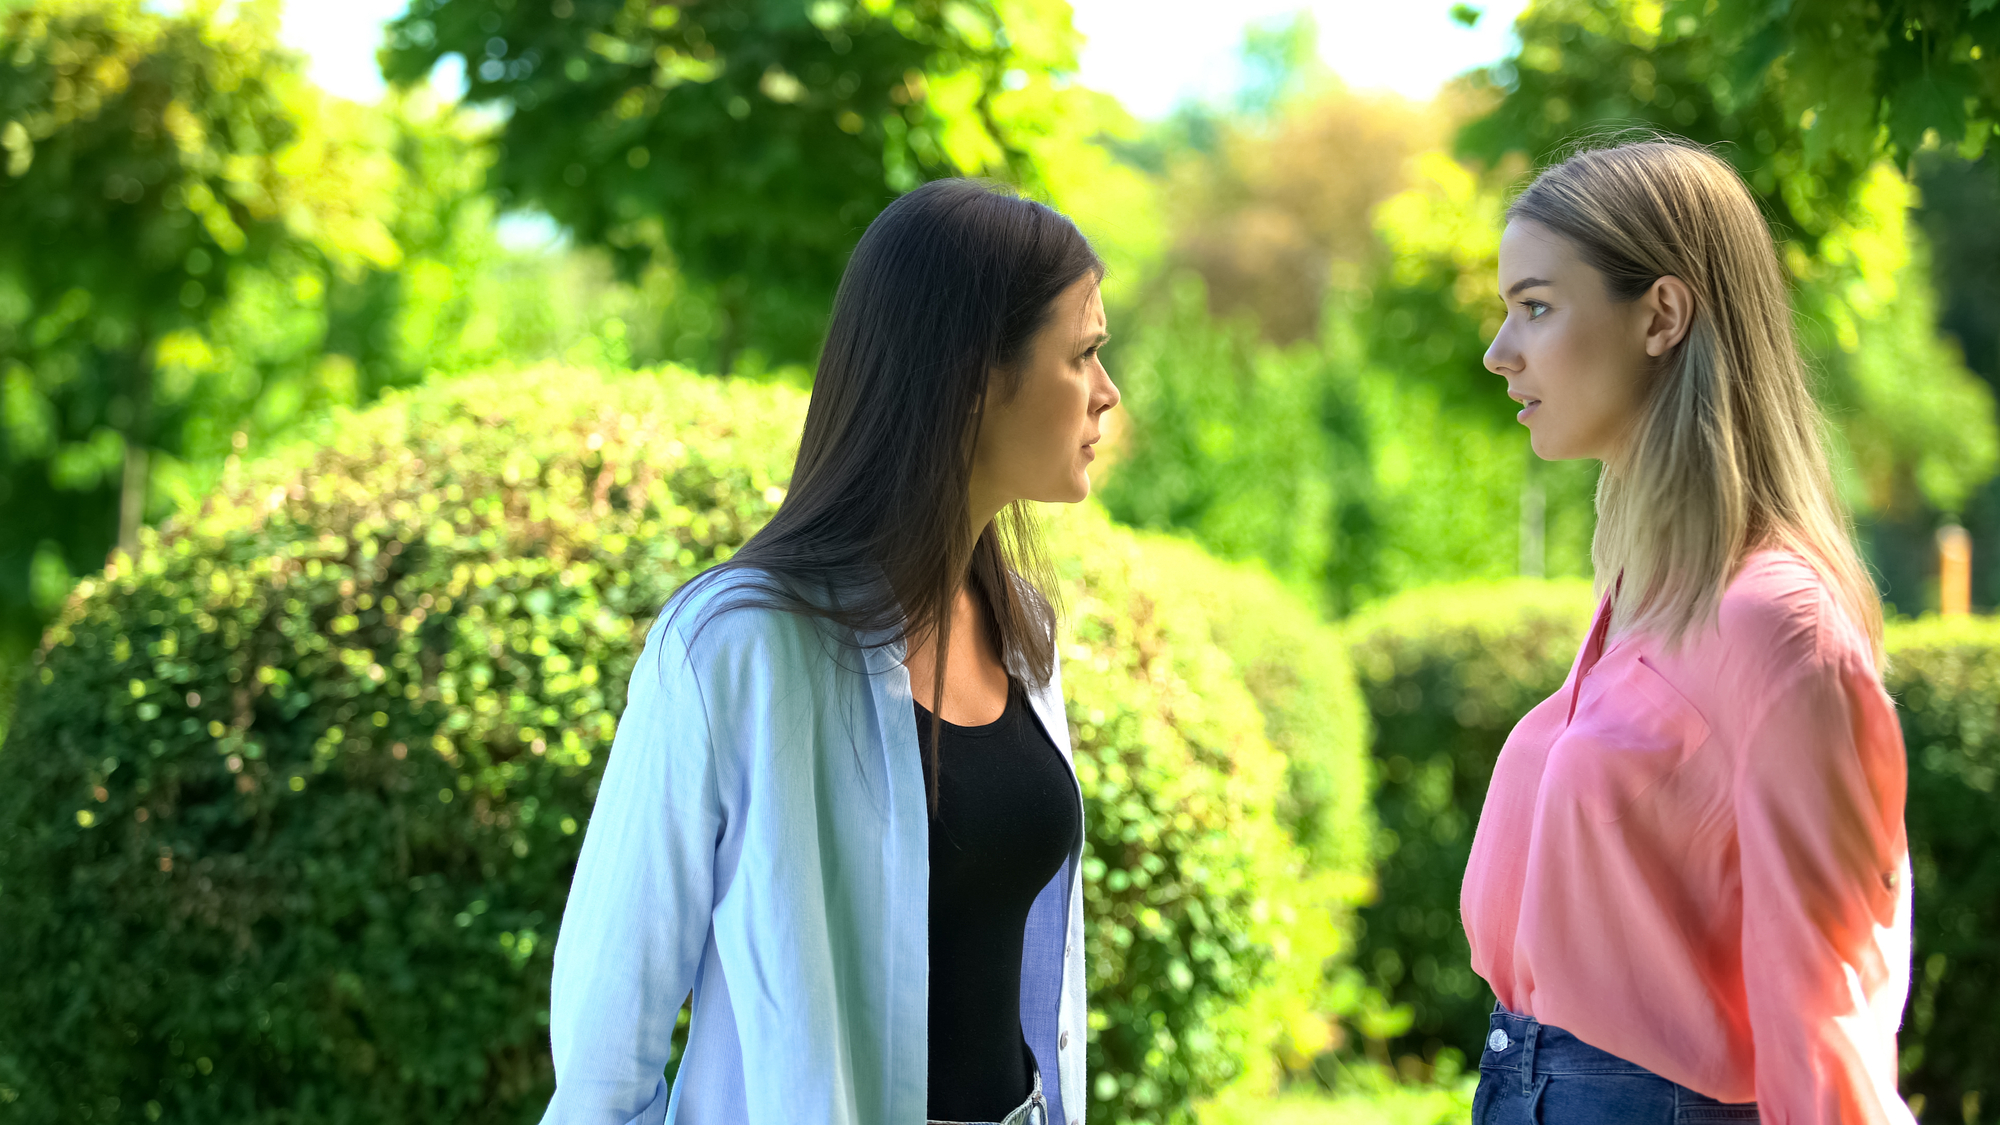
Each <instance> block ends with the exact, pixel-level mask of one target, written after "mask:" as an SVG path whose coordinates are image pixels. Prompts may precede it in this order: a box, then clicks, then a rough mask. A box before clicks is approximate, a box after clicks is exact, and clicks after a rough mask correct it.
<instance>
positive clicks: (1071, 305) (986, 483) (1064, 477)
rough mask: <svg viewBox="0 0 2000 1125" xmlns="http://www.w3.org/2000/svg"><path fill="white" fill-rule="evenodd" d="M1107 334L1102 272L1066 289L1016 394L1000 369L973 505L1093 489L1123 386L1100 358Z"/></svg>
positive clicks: (1060, 499)
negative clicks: (1107, 424)
mask: <svg viewBox="0 0 2000 1125" xmlns="http://www.w3.org/2000/svg"><path fill="white" fill-rule="evenodd" d="M1106 338H1107V333H1106V326H1105V321H1104V301H1103V299H1102V298H1101V297H1100V296H1099V295H1098V291H1097V278H1096V277H1094V276H1088V275H1086V276H1085V277H1083V278H1082V279H1081V280H1079V281H1077V282H1076V283H1075V284H1074V285H1071V286H1070V287H1069V288H1068V289H1065V290H1063V292H1062V294H1061V295H1060V296H1058V297H1057V298H1056V299H1055V301H1054V302H1053V304H1052V307H1051V308H1050V310H1049V318H1048V322H1047V323H1046V324H1044V325H1043V326H1042V330H1041V331H1040V332H1039V333H1038V334H1037V335H1036V336H1035V339H1034V341H1033V342H1032V344H1031V345H1030V347H1029V349H1028V354H1027V355H1026V356H1025V357H1024V358H1023V360H1022V362H1021V370H1020V372H1019V385H1018V386H1017V387H1016V388H1015V391H1014V393H1013V394H1012V395H1011V396H1010V395H1007V394H1006V393H1005V383H1006V381H1005V380H1004V379H1003V378H1001V377H1000V376H998V375H997V374H996V375H995V377H994V379H993V389H992V390H991V391H989V392H988V394H987V401H986V409H985V418H984V420H983V421H982V422H981V424H980V427H979V443H978V445H977V447H976V448H975V450H974V453H973V459H972V505H973V510H974V511H975V512H979V511H998V510H999V509H1000V508H1001V507H1004V506H1005V505H1007V504H1009V503H1012V502H1013V501H1016V500H1036V501H1040V502H1042V503H1057V504H1074V503H1076V502H1078V501H1080V500H1082V499H1083V498H1084V497H1086V496H1089V495H1090V474H1089V468H1090V463H1091V462H1092V461H1093V460H1095V459H1096V456H1097V453H1096V451H1095V450H1093V449H1092V448H1091V446H1092V445H1094V444H1096V442H1097V439H1098V438H1099V437H1100V436H1101V435H1102V433H1103V429H1102V422H1103V420H1104V412H1105V411H1107V410H1109V409H1111V408H1112V407H1114V406H1116V405H1118V388H1117V387H1115V386H1113V385H1112V383H1111V376H1110V375H1109V374H1108V373H1106V372H1105V370H1104V364H1103V363H1101V362H1099V360H1098V357H1097V349H1098V348H1099V347H1101V346H1103V344H1104V341H1105V339H1106Z"/></svg>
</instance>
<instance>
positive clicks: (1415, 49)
mask: <svg viewBox="0 0 2000 1125" xmlns="http://www.w3.org/2000/svg"><path fill="white" fill-rule="evenodd" d="M1073 4H1074V7H1075V9H1076V26H1077V29H1078V30H1079V31H1081V32H1082V33H1083V34H1084V35H1085V37H1086V43H1085V47H1084V50H1083V57H1082V60H1081V63H1082V76H1081V77H1082V80H1083V83H1084V85H1086V86H1090V87H1092V88H1094V89H1099V90H1104V91H1106V92H1108V93H1111V94H1113V95H1116V96H1117V97H1118V99H1119V100H1120V101H1122V102H1124V103H1125V106H1126V108H1128V109H1130V110H1131V111H1132V112H1133V113H1134V114H1136V115H1138V116H1140V117H1159V116H1162V115H1164V114H1166V113H1167V112H1168V111H1169V110H1171V109H1173V107H1174V104H1175V103H1176V102H1177V101H1179V100H1181V99H1182V98H1184V97H1220V96H1222V95H1225V94H1227V93H1228V92H1229V91H1231V90H1233V89H1235V88H1236V85H1237V81H1236V78H1237V73H1236V68H1237V50H1238V48H1239V46H1240V45H1241V43H1242V41H1243V29H1244V27H1245V26H1246V25H1248V24H1250V23H1252V22H1256V21H1259V20H1266V19H1271V18H1273V17H1281V16H1284V15H1287V14H1289V13H1292V12H1297V11H1301V10H1303V11H1309V12H1311V13H1312V14H1313V17H1314V18H1315V19H1317V20H1318V21H1319V26H1320V55H1321V57H1323V58H1324V59H1325V60H1326V62H1327V65H1328V66H1330V67H1331V68H1332V69H1333V70H1334V72H1335V73H1337V74H1339V75H1340V76H1341V77H1343V78H1345V79H1346V80H1347V81H1348V83H1349V84H1350V85H1353V86H1356V87H1361V88H1375V89H1387V90H1394V91H1395V92H1397V93H1399V94H1403V95H1405V96H1407V97H1412V98H1418V99H1424V98H1428V97H1430V96H1431V94H1433V93H1434V92H1436V90H1437V87H1438V85H1439V84H1440V83H1442V82H1444V81H1445V80H1446V79H1448V78H1450V77H1451V76H1453V75H1455V74H1458V73H1460V72H1462V71H1465V70H1467V69H1470V68H1472V67H1475V66H1480V65H1483V64H1485V63H1489V62H1492V61H1494V60H1495V59H1498V58H1500V57H1502V56H1503V55H1505V54H1506V53H1507V51H1508V47H1509V44H1510V43H1511V41H1512V34H1513V33H1512V31H1511V28H1512V25H1513V22H1514V17H1515V16H1517V15H1519V14H1520V11H1521V9H1522V8H1523V7H1524V6H1525V0H1489V2H1486V3H1475V4H1473V5H1472V6H1473V7H1475V8H1480V9H1483V11H1484V15H1482V16H1481V18H1480V19H1479V21H1478V24H1477V25H1476V26H1474V27H1472V28H1467V27H1465V26H1463V25H1461V24H1459V23H1456V22H1454V21H1453V20H1452V18H1451V15H1450V12H1451V7H1452V5H1451V4H1450V3H1449V2H1447V0H1403V2H1398V3H1393V4H1385V3H1381V2H1379V0H1230V2H1229V3H1226V4H1225V3H1221V2H1218V0H1073ZM405 6H406V0H290V2H289V3H288V4H286V6H285V24H284V40H285V42H286V43H287V44H289V45H291V46H292V47H294V48H297V49H298V50H300V51H303V52H305V53H306V54H307V55H308V56H310V57H311V59H312V67H311V73H312V76H313V79H314V81H316V82H318V83H319V84H320V85H321V86H323V87H325V88H326V89H327V90H330V91H332V92H333V93H336V94H339V95H341V96H342V97H347V98H352V99H354V100H356V101H374V100H375V99H376V98H377V97H379V96H380V95H381V92H382V76H381V74H380V72H379V71H377V70H376V68H375V48H376V46H377V45H378V44H379V42H380V40H381V33H382V25H383V23H385V22H386V21H388V20H390V19H392V18H394V17H395V16H397V15H400V14H401V13H402V11H403V8H404V7H405ZM444 84H446V85H448V86H452V87H455V86H456V85H457V77H456V76H455V75H454V76H451V80H450V81H449V82H448V83H444Z"/></svg>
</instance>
